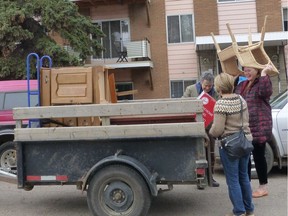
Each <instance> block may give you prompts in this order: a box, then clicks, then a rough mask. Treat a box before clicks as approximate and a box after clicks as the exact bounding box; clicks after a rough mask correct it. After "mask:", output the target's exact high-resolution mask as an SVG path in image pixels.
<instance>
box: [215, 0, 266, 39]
mask: <svg viewBox="0 0 288 216" xmlns="http://www.w3.org/2000/svg"><path fill="white" fill-rule="evenodd" d="M218 14H219V18H218V19H219V34H220V35H223V34H228V30H227V27H226V23H229V24H230V27H231V29H232V32H233V33H234V34H243V33H244V34H247V33H248V32H249V30H248V28H249V26H250V28H251V32H252V33H256V32H257V16H256V5H255V1H251V2H250V1H249V2H234V3H225V4H224V3H223V4H220V3H218ZM261 25H262V24H261Z"/></svg>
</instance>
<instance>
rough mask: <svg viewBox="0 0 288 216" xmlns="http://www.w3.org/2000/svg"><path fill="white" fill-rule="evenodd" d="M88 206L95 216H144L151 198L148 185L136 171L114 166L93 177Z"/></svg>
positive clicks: (89, 188)
mask: <svg viewBox="0 0 288 216" xmlns="http://www.w3.org/2000/svg"><path fill="white" fill-rule="evenodd" d="M87 202H88V206H89V209H90V211H91V212H92V213H93V215H95V216H118V215H119V216H120V215H121V216H142V215H143V216H144V215H146V214H147V212H148V210H149V208H150V204H151V196H150V192H149V190H148V187H147V185H146V182H145V181H144V180H143V178H142V176H140V175H139V174H138V173H137V172H136V171H135V170H133V169H131V168H129V167H127V166H123V165H112V166H108V167H106V168H103V169H102V170H100V171H98V172H97V173H96V174H95V175H94V176H93V178H92V180H91V181H90V183H89V186H88V197H87Z"/></svg>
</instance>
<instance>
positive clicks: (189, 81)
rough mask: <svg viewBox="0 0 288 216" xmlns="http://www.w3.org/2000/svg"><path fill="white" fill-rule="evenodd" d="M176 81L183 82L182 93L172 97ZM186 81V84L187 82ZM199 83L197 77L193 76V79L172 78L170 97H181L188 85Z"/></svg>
mask: <svg viewBox="0 0 288 216" xmlns="http://www.w3.org/2000/svg"><path fill="white" fill-rule="evenodd" d="M173 82H174V83H176V82H182V95H181V96H179V95H177V96H176V97H172V93H173V92H172V83H173ZM185 82H186V84H185ZM196 83H197V79H196V78H193V79H184V80H170V98H181V97H182V96H183V94H184V92H185V90H186V88H187V86H189V85H194V84H196Z"/></svg>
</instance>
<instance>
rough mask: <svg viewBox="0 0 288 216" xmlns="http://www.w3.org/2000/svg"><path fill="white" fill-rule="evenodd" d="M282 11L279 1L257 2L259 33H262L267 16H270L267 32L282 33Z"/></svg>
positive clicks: (261, 0)
mask: <svg viewBox="0 0 288 216" xmlns="http://www.w3.org/2000/svg"><path fill="white" fill-rule="evenodd" d="M281 10H282V8H281V1H279V0H256V12H257V23H258V32H261V29H262V27H263V24H264V19H265V16H266V15H268V18H267V23H266V32H275V31H282V12H281Z"/></svg>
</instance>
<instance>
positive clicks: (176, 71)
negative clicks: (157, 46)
mask: <svg viewBox="0 0 288 216" xmlns="http://www.w3.org/2000/svg"><path fill="white" fill-rule="evenodd" d="M168 62H169V65H168V66H169V77H170V80H175V79H177V80H179V79H192V78H197V77H198V74H197V55H196V50H195V44H194V43H191V44H179V45H170V46H168Z"/></svg>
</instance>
